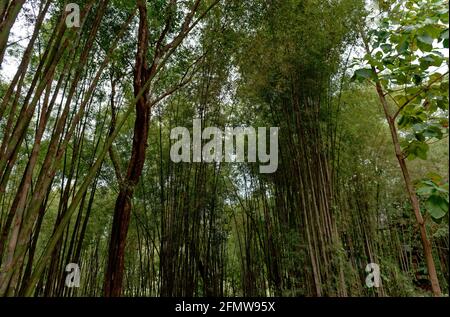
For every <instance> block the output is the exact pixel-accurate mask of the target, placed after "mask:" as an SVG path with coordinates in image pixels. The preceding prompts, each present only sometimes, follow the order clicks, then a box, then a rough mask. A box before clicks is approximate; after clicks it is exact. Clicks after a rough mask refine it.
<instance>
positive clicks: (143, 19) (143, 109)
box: [104, 1, 150, 296]
mask: <svg viewBox="0 0 450 317" xmlns="http://www.w3.org/2000/svg"><path fill="white" fill-rule="evenodd" d="M138 6H139V38H138V49H137V54H136V64H135V73H134V94H135V96H137V95H138V93H139V92H140V90H141V89H142V87H143V86H144V85H145V83H146V82H147V80H148V79H149V70H148V65H147V53H148V25H147V7H146V4H145V2H144V1H139V2H138ZM149 123H150V107H149V104H148V88H147V89H146V90H145V91H144V93H143V95H142V97H141V98H140V99H139V100H138V101H137V102H136V120H135V123H134V136H133V145H132V150H131V151H132V152H131V158H130V161H129V162H128V168H127V173H126V175H125V176H124V179H123V180H122V181H121V183H120V192H119V195H118V196H117V200H116V205H115V208H114V219H113V224H112V232H111V239H110V242H109V256H108V266H107V270H106V275H105V283H104V294H105V296H120V295H121V294H122V282H123V272H124V258H125V244H126V237H127V233H128V227H129V223H130V215H131V208H132V206H131V200H132V198H133V194H134V188H135V186H136V185H137V183H138V181H139V178H140V176H141V174H142V170H143V168H144V162H145V151H146V149H147V137H148V128H149Z"/></svg>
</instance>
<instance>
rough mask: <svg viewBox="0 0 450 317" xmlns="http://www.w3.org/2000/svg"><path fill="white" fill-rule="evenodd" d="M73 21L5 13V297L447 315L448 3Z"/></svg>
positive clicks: (280, 6) (14, 1)
mask: <svg viewBox="0 0 450 317" xmlns="http://www.w3.org/2000/svg"><path fill="white" fill-rule="evenodd" d="M73 3H75V4H77V6H78V7H79V8H80V12H79V25H77V26H75V27H73V26H71V25H70V24H68V23H67V21H68V19H69V18H71V15H72V14H73V11H70V10H66V8H67V6H68V5H70V4H73ZM73 3H71V2H69V1H63V0H61V1H60V0H2V2H1V6H0V66H1V71H0V74H1V77H0V295H1V296H39V297H47V296H52V297H60V296H64V297H70V296H108V297H109V296H169V297H170V296H186V297H192V296H250V297H251V296H342V297H346V296H418V295H419V296H422V295H423V296H432V295H438V296H439V295H445V294H448V279H449V258H448V251H449V242H448V139H447V137H448V8H447V7H448V2H447V1H444V0H398V1H394V0H392V1H375V2H367V1H359V0H339V1H319V0H283V1H275V0H258V1H253V0H249V1H234V0H190V1H177V0H152V1H145V0H137V1H127V0H100V1H91V0H77V1H74V2H73ZM373 12H376V13H375V14H374V13H373ZM405 26H406V27H405ZM408 28H409V29H408ZM405 30H408V31H405ZM402 32H403V33H402ZM362 56H364V57H362ZM416 60H417V63H416V62H414V61H416ZM361 67H362V68H361ZM193 119H200V120H201V126H202V127H210V126H213V127H218V128H221V129H225V128H226V127H279V141H278V142H279V147H278V169H277V171H276V172H275V173H269V174H262V173H260V172H259V170H258V162H243V163H226V162H215V163H207V162H204V161H201V162H196V163H186V162H180V163H176V162H173V160H171V156H170V154H171V147H172V145H173V144H174V141H173V140H172V139H171V130H172V129H173V128H175V127H186V128H187V129H188V130H192V128H193ZM244 141H245V142H246V143H248V142H249V141H248V139H245V140H244ZM202 142H203V143H205V142H206V140H203V141H202ZM236 142H237V141H236ZM414 158H415V159H414ZM69 263H75V264H77V265H78V266H79V268H80V281H79V285H77V287H68V286H67V283H66V278H67V274H68V271H67V265H68V264H69ZM369 263H376V264H377V265H379V267H380V274H381V282H380V285H378V286H379V287H369V286H368V285H367V283H366V278H367V274H368V271H366V266H367V265H368V264H369ZM447 296H448V295H447Z"/></svg>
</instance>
